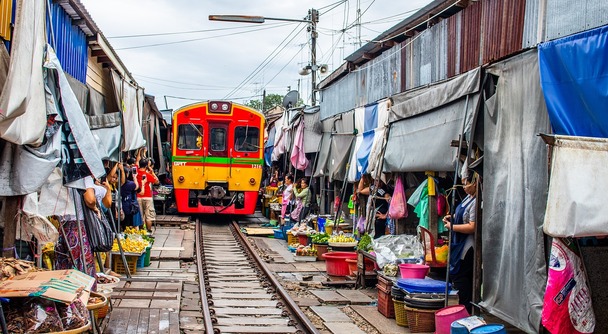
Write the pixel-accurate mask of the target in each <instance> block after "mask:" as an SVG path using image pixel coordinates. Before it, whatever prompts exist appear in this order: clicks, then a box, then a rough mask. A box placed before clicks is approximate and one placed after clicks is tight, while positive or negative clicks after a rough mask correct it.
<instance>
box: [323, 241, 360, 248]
mask: <svg viewBox="0 0 608 334" xmlns="http://www.w3.org/2000/svg"><path fill="white" fill-rule="evenodd" d="M328 245H329V246H331V247H355V246H357V242H356V241H353V242H328Z"/></svg>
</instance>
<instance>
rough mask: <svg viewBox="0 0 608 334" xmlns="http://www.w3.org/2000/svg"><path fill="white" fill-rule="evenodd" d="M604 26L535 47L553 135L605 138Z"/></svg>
mask: <svg viewBox="0 0 608 334" xmlns="http://www.w3.org/2000/svg"><path fill="white" fill-rule="evenodd" d="M607 55H608V26H603V27H601V28H597V29H593V30H589V31H585V32H582V33H579V34H575V35H572V36H568V37H565V38H562V39H559V40H555V41H551V42H547V43H542V44H540V45H539V46H538V57H539V64H540V78H541V85H542V88H543V93H544V96H545V101H546V103H547V109H548V112H549V118H550V120H551V125H552V127H553V131H554V132H555V133H556V134H559V135H570V136H584V137H604V138H606V137H608V112H606V106H608V56H607Z"/></svg>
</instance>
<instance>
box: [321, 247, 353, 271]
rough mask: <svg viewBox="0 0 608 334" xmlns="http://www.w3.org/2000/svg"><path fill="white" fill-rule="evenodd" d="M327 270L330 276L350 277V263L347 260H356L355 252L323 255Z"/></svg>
mask: <svg viewBox="0 0 608 334" xmlns="http://www.w3.org/2000/svg"><path fill="white" fill-rule="evenodd" d="M323 258H324V259H325V268H326V270H327V274H328V275H330V276H348V274H349V271H348V263H346V259H356V258H357V253H355V252H331V253H325V254H323Z"/></svg>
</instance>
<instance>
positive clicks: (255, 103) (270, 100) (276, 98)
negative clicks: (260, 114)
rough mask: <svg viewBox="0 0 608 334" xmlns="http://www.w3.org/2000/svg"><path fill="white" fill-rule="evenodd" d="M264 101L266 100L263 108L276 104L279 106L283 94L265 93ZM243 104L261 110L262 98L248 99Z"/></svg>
mask: <svg viewBox="0 0 608 334" xmlns="http://www.w3.org/2000/svg"><path fill="white" fill-rule="evenodd" d="M264 101H265V102H266V103H265V105H264V108H265V109H266V110H269V109H272V108H274V107H275V106H278V105H279V106H280V105H281V104H282V103H283V95H279V94H268V95H266V98H265V99H264ZM245 105H247V106H248V107H251V108H253V109H256V110H259V111H263V110H262V100H250V101H249V102H247V103H246V104H245Z"/></svg>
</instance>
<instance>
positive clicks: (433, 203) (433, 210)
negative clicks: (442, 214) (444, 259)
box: [426, 172, 438, 240]
mask: <svg viewBox="0 0 608 334" xmlns="http://www.w3.org/2000/svg"><path fill="white" fill-rule="evenodd" d="M426 175H427V176H428V189H429V231H430V232H431V235H432V236H433V240H437V234H438V233H437V231H438V226H437V190H436V184H435V179H434V178H433V176H435V172H426Z"/></svg>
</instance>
